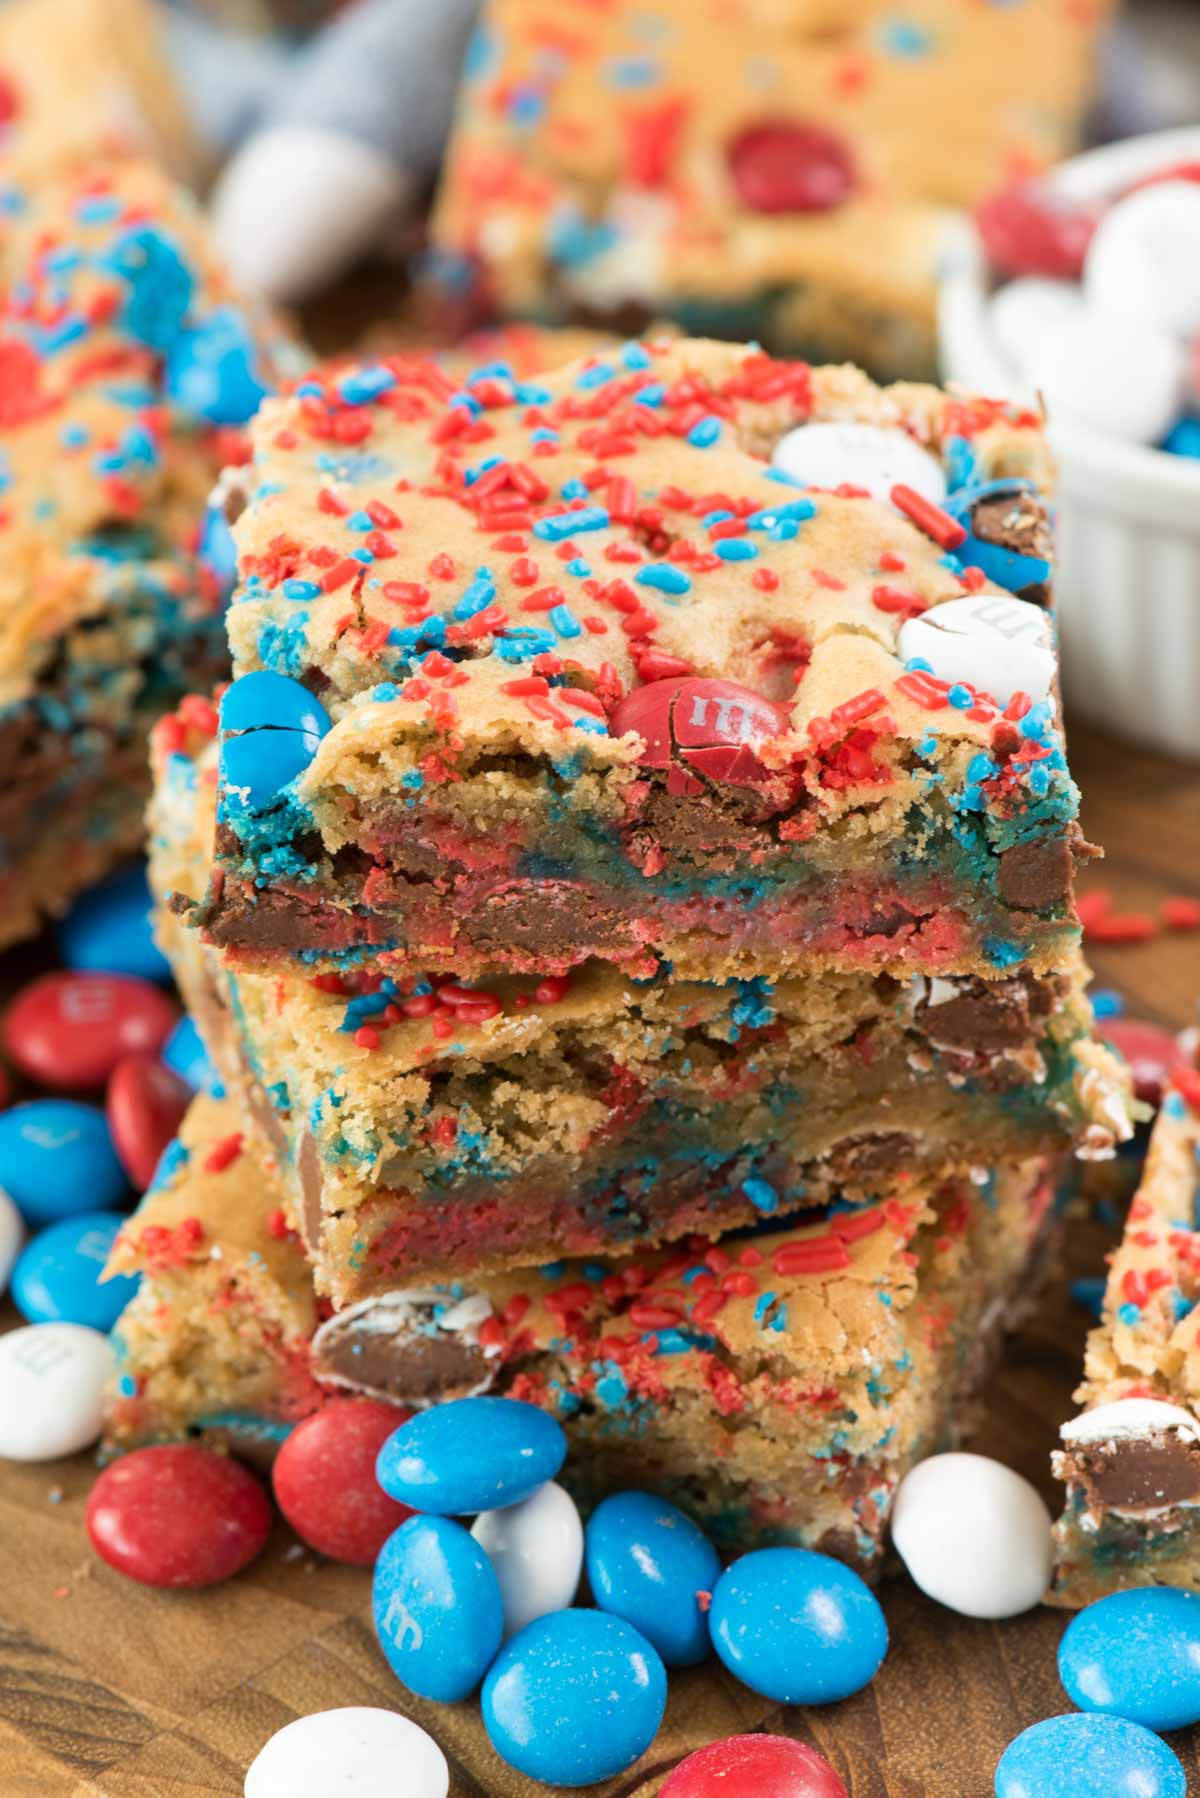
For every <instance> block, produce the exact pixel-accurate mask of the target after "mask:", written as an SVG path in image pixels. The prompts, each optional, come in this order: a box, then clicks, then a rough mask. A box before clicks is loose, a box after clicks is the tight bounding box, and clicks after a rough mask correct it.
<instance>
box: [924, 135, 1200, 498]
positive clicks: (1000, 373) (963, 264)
mask: <svg viewBox="0 0 1200 1798" xmlns="http://www.w3.org/2000/svg"><path fill="white" fill-rule="evenodd" d="M1189 161H1192V162H1200V126H1197V125H1185V126H1181V127H1179V128H1177V129H1175V130H1173V131H1155V132H1149V133H1147V134H1146V135H1144V136H1142V137H1130V138H1124V139H1122V140H1121V141H1120V142H1119V143H1115V144H1103V145H1101V146H1100V148H1099V149H1096V150H1086V151H1084V153H1083V154H1082V155H1081V156H1075V157H1072V158H1071V160H1070V161H1069V162H1064V163H1060V164H1059V165H1058V167H1057V168H1055V169H1052V170H1050V171H1048V172H1047V174H1046V175H1044V176H1042V177H1041V178H1040V179H1041V180H1042V181H1043V182H1044V184H1045V185H1046V186H1047V187H1049V188H1050V189H1051V191H1052V192H1054V193H1058V194H1061V195H1062V196H1063V197H1064V198H1066V199H1072V200H1091V199H1097V198H1099V197H1101V196H1102V195H1104V194H1106V193H1110V192H1111V191H1112V190H1113V189H1114V188H1116V187H1122V186H1124V185H1125V184H1126V183H1127V182H1130V181H1136V180H1138V179H1139V178H1140V177H1141V176H1143V175H1149V174H1152V173H1153V172H1154V170H1155V169H1157V168H1161V167H1163V166H1164V165H1169V164H1171V163H1173V162H1189ZM988 273H989V271H988V260H987V254H986V251H985V250H984V247H983V241H982V239H981V238H980V235H979V232H978V230H977V229H976V227H975V224H974V222H973V220H971V219H970V218H969V217H967V216H965V215H964V217H963V218H962V220H961V221H956V223H955V226H954V227H953V228H952V232H951V235H950V237H949V239H948V244H947V254H946V258H945V263H944V268H943V279H942V284H941V291H940V295H939V323H940V326H941V334H942V339H943V347H945V343H946V340H947V339H953V340H955V341H961V340H962V339H963V338H964V337H966V338H967V339H969V341H970V351H969V358H970V360H971V361H972V362H973V363H974V364H975V365H976V366H981V365H982V366H986V367H987V379H985V380H984V381H983V382H982V383H981V385H982V387H983V390H984V391H987V388H988V387H989V386H994V387H995V388H996V390H997V391H999V392H1004V391H1005V390H1007V389H1011V386H1012V370H1011V368H1010V367H1009V365H1008V364H1007V363H1006V361H1005V359H1004V357H1003V355H1002V354H1001V352H1000V350H999V348H998V346H997V345H996V342H995V339H994V336H993V334H992V332H991V329H990V326H989V325H988V321H987V300H988V294H989V281H988ZM993 371H994V372H993ZM969 384H970V385H972V386H973V385H975V382H974V380H972V381H971V382H970V383H969ZM1049 422H1050V429H1051V431H1052V434H1053V439H1054V446H1055V450H1056V452H1057V453H1058V455H1059V457H1060V458H1061V460H1062V461H1063V463H1064V465H1066V464H1067V463H1068V462H1069V464H1070V467H1071V472H1072V474H1073V475H1076V476H1078V475H1084V476H1086V478H1088V479H1089V480H1090V479H1092V478H1096V479H1099V480H1104V479H1112V480H1119V481H1120V482H1121V483H1122V484H1123V486H1124V487H1125V488H1126V489H1130V488H1132V487H1138V486H1142V485H1146V486H1149V487H1152V488H1153V491H1154V494H1155V496H1156V497H1158V498H1159V499H1162V498H1164V497H1168V498H1169V497H1170V496H1172V495H1177V496H1178V497H1179V498H1180V499H1183V500H1189V499H1190V500H1194V498H1195V496H1196V494H1197V492H1198V491H1200V461H1197V460H1196V459H1195V458H1194V457H1191V456H1176V455H1172V454H1171V453H1170V452H1169V451H1167V450H1162V449H1157V448H1155V447H1153V446H1150V445H1146V444H1140V443H1124V442H1122V441H1121V440H1120V439H1119V438H1115V437H1103V436H1100V435H1098V434H1097V433H1096V432H1094V431H1089V430H1081V429H1077V428H1076V427H1074V426H1071V425H1068V424H1063V423H1061V422H1058V421H1056V420H1051V421H1049Z"/></svg>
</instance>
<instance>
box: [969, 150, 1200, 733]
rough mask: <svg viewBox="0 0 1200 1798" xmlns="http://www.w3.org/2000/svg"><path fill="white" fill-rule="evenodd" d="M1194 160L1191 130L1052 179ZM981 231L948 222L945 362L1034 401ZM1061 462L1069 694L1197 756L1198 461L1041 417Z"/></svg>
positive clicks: (1111, 182) (1089, 191)
mask: <svg viewBox="0 0 1200 1798" xmlns="http://www.w3.org/2000/svg"><path fill="white" fill-rule="evenodd" d="M1196 159H1200V129H1198V128H1193V127H1189V128H1188V129H1186V130H1183V131H1163V132H1158V133H1156V134H1154V135H1153V136H1149V137H1139V138H1131V139H1129V140H1128V141H1126V142H1125V143H1119V144H1110V145H1108V146H1107V147H1106V148H1105V149H1102V150H1093V151H1090V152H1089V153H1088V154H1087V155H1085V156H1078V157H1076V158H1075V159H1074V160H1073V161H1071V162H1067V163H1063V164H1062V166H1061V167H1060V168H1058V169H1056V170H1055V171H1054V173H1053V174H1052V175H1051V176H1049V177H1048V178H1047V179H1048V181H1049V184H1050V186H1051V187H1052V188H1053V189H1054V190H1055V191H1056V192H1059V193H1061V194H1062V195H1063V196H1064V197H1066V198H1071V199H1079V200H1083V199H1093V198H1096V197H1097V196H1099V195H1102V194H1106V193H1111V192H1113V191H1115V190H1117V189H1119V188H1122V187H1124V186H1125V185H1126V184H1127V183H1128V182H1131V181H1136V180H1138V179H1139V177H1141V176H1143V175H1147V174H1150V173H1152V172H1153V171H1154V170H1155V169H1158V168H1162V167H1164V166H1166V165H1167V164H1169V163H1173V162H1179V161H1184V160H1196ZM989 292H990V281H989V274H988V267H987V258H986V256H985V253H984V249H983V244H982V242H981V241H980V238H979V234H978V232H977V231H976V230H975V228H974V226H973V225H972V224H971V223H970V222H969V221H965V220H964V221H963V222H962V223H961V224H959V225H957V226H956V227H955V229H954V231H953V233H952V235H951V238H950V240H949V242H948V245H947V253H946V257H945V261H944V263H943V267H942V274H941V291H940V298H939V317H938V332H939V339H940V346H941V357H942V373H943V376H944V378H945V379H946V380H947V381H951V382H961V383H962V384H963V385H964V386H965V387H969V388H972V389H974V390H975V391H976V392H979V393H991V394H1003V395H1011V396H1016V397H1019V398H1022V399H1029V398H1031V397H1032V396H1031V395H1030V394H1029V393H1028V391H1027V390H1025V391H1023V390H1022V386H1021V381H1020V378H1019V376H1018V375H1017V372H1016V370H1015V369H1014V368H1013V366H1012V364H1011V363H1010V362H1009V360H1008V359H1007V357H1006V356H1005V355H1004V353H1003V351H1002V350H1001V348H1000V346H999V344H998V343H997V342H996V340H995V338H994V336H993V334H992V332H991V329H990V327H989V324H988V296H989ZM1048 427H1049V436H1050V441H1051V444H1052V446H1053V448H1054V452H1055V455H1056V456H1057V458H1058V464H1059V492H1058V507H1059V512H1058V533H1059V552H1058V570H1057V575H1056V580H1055V592H1056V596H1057V606H1058V616H1059V621H1060V625H1061V630H1062V638H1063V665H1064V678H1065V683H1066V696H1067V703H1068V706H1069V708H1070V710H1071V711H1072V713H1074V714H1075V715H1077V716H1079V717H1082V718H1087V719H1089V720H1090V721H1091V722H1093V723H1095V724H1098V725H1101V726H1103V727H1105V728H1106V729H1109V730H1111V731H1113V732H1114V733H1115V734H1117V735H1119V736H1122V737H1127V738H1130V739H1131V740H1132V741H1134V742H1137V743H1143V744H1146V745H1148V746H1150V747H1152V748H1156V749H1164V750H1167V751H1168V752H1170V753H1172V754H1174V755H1181V756H1186V757H1188V758H1194V759H1196V760H1200V462H1197V461H1195V460H1193V459H1192V458H1190V457H1184V456H1169V455H1167V454H1165V453H1164V452H1163V451H1162V450H1156V449H1144V448H1142V447H1141V445H1139V444H1128V443H1120V442H1118V441H1116V440H1115V439H1113V438H1109V437H1103V436H1100V435H1098V434H1096V433H1095V432H1093V431H1088V430H1083V429H1076V428H1074V427H1073V426H1071V425H1069V424H1067V423H1064V422H1063V421H1061V420H1057V421H1056V420H1055V419H1053V418H1051V419H1050V420H1049V421H1048Z"/></svg>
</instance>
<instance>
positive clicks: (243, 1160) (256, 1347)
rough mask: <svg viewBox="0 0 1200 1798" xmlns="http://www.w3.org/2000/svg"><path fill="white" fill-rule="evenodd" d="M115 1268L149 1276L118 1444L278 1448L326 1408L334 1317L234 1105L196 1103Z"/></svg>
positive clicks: (126, 1351) (116, 1407) (115, 1411)
mask: <svg viewBox="0 0 1200 1798" xmlns="http://www.w3.org/2000/svg"><path fill="white" fill-rule="evenodd" d="M107 1272H108V1273H110V1274H140V1275H141V1284H140V1286H139V1288H138V1291H137V1293H136V1295H135V1297H134V1298H133V1299H132V1300H131V1301H130V1303H129V1304H128V1305H127V1306H126V1308H125V1310H124V1312H123V1313H122V1315H121V1319H120V1322H119V1324H118V1325H117V1328H116V1330H115V1331H114V1333H113V1338H112V1340H113V1348H114V1351H115V1369H116V1371H115V1374H114V1380H113V1385H112V1389H111V1391H110V1394H109V1402H108V1418H107V1426H106V1430H107V1435H108V1437H109V1439H110V1441H111V1442H112V1443H113V1444H114V1445H118V1446H120V1447H129V1446H132V1445H133V1444H134V1443H135V1442H153V1441H162V1440H166V1439H169V1438H170V1437H172V1436H178V1435H181V1434H183V1433H184V1432H185V1431H191V1430H197V1431H204V1432H205V1433H206V1434H208V1435H210V1436H225V1437H227V1438H228V1439H229V1440H230V1441H231V1442H232V1444H233V1445H234V1446H235V1447H237V1448H238V1449H239V1450H241V1451H243V1452H251V1453H259V1452H263V1451H265V1452H267V1453H270V1452H271V1451H272V1450H273V1449H274V1448H276V1447H278V1445H279V1443H280V1442H281V1441H282V1440H283V1438H284V1437H285V1436H286V1435H287V1432H288V1429H289V1428H290V1427H291V1425H292V1424H293V1423H296V1422H298V1421H299V1419H300V1418H301V1417H305V1416H307V1415H308V1413H309V1412H310V1411H313V1410H315V1409H316V1408H317V1407H318V1405H320V1404H321V1403H322V1401H323V1399H324V1397H325V1391H324V1389H323V1388H322V1387H321V1386H319V1385H318V1384H317V1383H316V1381H315V1380H314V1379H313V1377H312V1374H311V1371H310V1367H309V1344H310V1342H311V1339H312V1335H313V1331H314V1330H315V1329H316V1328H317V1325H318V1323H319V1322H320V1321H321V1319H322V1317H323V1315H324V1314H325V1312H324V1309H323V1308H322V1307H321V1306H320V1304H319V1303H318V1301H317V1298H316V1295H315V1294H314V1292H313V1284H312V1278H311V1275H310V1274H309V1271H308V1267H307V1264H306V1262H305V1259H304V1256H303V1253H302V1252H301V1250H300V1247H299V1245H298V1243H297V1240H296V1237H295V1235H294V1234H293V1233H292V1231H291V1230H290V1228H289V1226H288V1223H287V1218H286V1216H285V1213H284V1210H283V1199H282V1195H281V1194H280V1192H279V1191H278V1188H277V1185H276V1183H275V1176H274V1170H273V1168H272V1166H271V1164H270V1163H269V1161H267V1160H266V1159H265V1158H264V1157H263V1156H262V1155H261V1154H260V1153H258V1152H257V1151H256V1150H254V1149H252V1148H250V1147H248V1146H247V1144H246V1143H245V1141H244V1139H243V1136H242V1133H241V1130H240V1128H239V1125H238V1118H237V1113H236V1111H235V1110H234V1108H233V1106H232V1105H231V1104H230V1103H229V1102H228V1101H227V1100H223V1099H217V1098H213V1097H210V1096H207V1095H206V1096H203V1097H199V1098H197V1099H195V1100H194V1101H193V1102H192V1105H191V1108H190V1109H189V1111H188V1114H187V1116H186V1117H185V1119H184V1121H183V1126H182V1128H181V1130H180V1133H179V1136H178V1137H177V1138H176V1140H175V1141H174V1142H173V1143H172V1144H171V1145H170V1147H169V1148H168V1149H167V1151H166V1153H165V1155H164V1157H163V1160H162V1162H161V1163H160V1165H159V1169H158V1172H157V1174H156V1175H155V1179H154V1184H153V1185H152V1186H151V1188H150V1189H149V1191H148V1192H147V1193H146V1195H145V1197H144V1198H143V1199H142V1202H141V1204H140V1205H139V1207H138V1209H137V1211H136V1213H135V1214H134V1216H133V1217H131V1218H130V1219H129V1221H128V1222H127V1223H126V1224H125V1225H124V1226H123V1228H122V1230H121V1232H120V1234H119V1236H118V1237H117V1239H116V1241H115V1243H114V1244H113V1250H112V1255H111V1257H110V1260H109V1265H108V1269H107Z"/></svg>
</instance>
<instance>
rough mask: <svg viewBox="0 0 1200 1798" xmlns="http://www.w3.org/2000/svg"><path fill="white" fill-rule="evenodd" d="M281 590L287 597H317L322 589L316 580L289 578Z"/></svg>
mask: <svg viewBox="0 0 1200 1798" xmlns="http://www.w3.org/2000/svg"><path fill="white" fill-rule="evenodd" d="M279 591H280V592H281V593H282V594H283V597H284V598H285V599H317V598H319V596H320V592H321V589H320V588H319V587H318V585H317V583H316V582H315V581H302V580H289V581H284V583H283V586H282V587H281V588H280V589H279Z"/></svg>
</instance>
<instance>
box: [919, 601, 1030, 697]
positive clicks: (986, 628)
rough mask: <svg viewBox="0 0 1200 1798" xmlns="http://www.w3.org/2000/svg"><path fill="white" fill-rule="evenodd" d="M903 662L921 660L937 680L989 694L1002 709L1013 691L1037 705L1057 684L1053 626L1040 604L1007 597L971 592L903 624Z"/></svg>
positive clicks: (932, 608)
mask: <svg viewBox="0 0 1200 1798" xmlns="http://www.w3.org/2000/svg"><path fill="white" fill-rule="evenodd" d="M899 654H900V659H901V661H904V662H909V661H912V660H914V659H915V660H918V661H920V662H923V663H924V664H925V665H926V666H927V667H928V668H929V670H930V671H931V673H932V674H933V675H934V676H935V677H936V679H938V680H944V681H949V682H950V683H951V685H954V684H955V683H956V682H959V681H961V682H963V683H964V684H965V685H967V686H970V687H974V688H975V689H976V690H977V691H979V692H982V693H990V694H991V696H992V698H993V699H994V700H996V701H997V703H998V704H999V705H1001V706H1005V705H1007V704H1008V702H1009V700H1010V699H1011V698H1012V697H1013V695H1014V693H1028V695H1029V697H1030V699H1032V700H1033V701H1034V702H1035V703H1036V702H1037V701H1038V700H1041V699H1045V698H1046V696H1047V694H1048V693H1049V692H1050V690H1051V688H1052V687H1053V685H1054V674H1055V669H1056V667H1057V659H1056V657H1055V653H1054V649H1053V645H1052V641H1051V635H1050V622H1049V619H1048V618H1047V616H1046V613H1045V612H1043V611H1042V610H1041V609H1040V608H1039V607H1038V606H1035V605H1032V604H1030V602H1029V601H1028V600H1025V599H1010V598H1009V597H1008V595H1007V594H1003V593H973V594H970V595H969V596H968V597H966V598H964V599H951V600H947V602H946V604H945V605H943V606H932V607H931V608H930V609H929V611H928V612H922V614H921V616H920V617H919V618H909V619H907V620H906V621H905V623H904V624H903V625H902V626H901V629H900V637H899Z"/></svg>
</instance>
